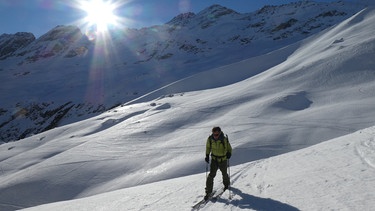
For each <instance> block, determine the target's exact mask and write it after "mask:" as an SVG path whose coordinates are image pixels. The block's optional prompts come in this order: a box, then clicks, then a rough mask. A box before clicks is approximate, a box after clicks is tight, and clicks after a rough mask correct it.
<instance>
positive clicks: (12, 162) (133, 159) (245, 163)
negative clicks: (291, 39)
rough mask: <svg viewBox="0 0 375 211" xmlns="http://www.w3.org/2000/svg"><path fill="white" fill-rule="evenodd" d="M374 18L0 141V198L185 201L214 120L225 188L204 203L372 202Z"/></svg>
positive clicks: (90, 206)
mask: <svg viewBox="0 0 375 211" xmlns="http://www.w3.org/2000/svg"><path fill="white" fill-rule="evenodd" d="M374 21H375V9H374V8H368V9H365V10H362V11H361V12H359V13H358V14H356V15H354V16H352V17H350V18H349V19H347V20H345V21H343V22H341V23H340V24H338V25H337V26H335V27H332V28H330V29H328V30H325V31H323V32H321V33H319V34H317V35H315V36H312V37H310V38H308V39H306V40H303V41H302V42H299V43H295V44H293V45H289V46H287V47H285V48H282V49H279V50H277V51H273V52H270V53H268V54H265V55H261V56H259V57H255V58H249V59H246V60H243V61H241V62H238V63H233V64H230V65H226V66H222V67H220V68H216V69H211V70H208V71H206V72H202V73H198V74H196V75H193V76H191V77H188V78H185V79H183V80H180V81H176V82H175V83H173V84H170V85H169V86H166V87H164V88H162V89H159V90H156V91H155V92H153V93H150V94H149V95H146V96H145V97H144V98H141V99H138V101H137V102H139V103H133V104H128V105H122V106H119V107H116V108H113V109H111V110H110V111H107V112H105V113H103V114H101V115H98V116H96V117H93V118H91V119H87V120H84V121H80V122H76V123H73V124H68V125H65V126H62V127H58V128H55V129H51V130H49V131H46V132H44V133H40V134H37V135H34V136H31V137H28V138H25V139H23V140H21V141H18V142H9V143H4V144H2V145H0V209H1V210H5V211H7V210H14V209H20V208H27V207H31V206H37V205H42V204H46V203H51V202H57V201H64V200H71V199H79V200H77V201H71V202H64V203H62V204H60V203H59V204H52V205H46V207H45V208H44V210H49V209H50V208H56V209H57V210H58V208H57V207H59V208H60V209H62V210H68V209H74V210H103V209H104V210H107V208H108V210H116V209H117V210H123V209H129V210H132V209H133V210H141V209H142V210H147V209H148V210H158V209H163V210H176V208H178V209H179V210H189V209H190V207H191V205H192V204H194V202H197V201H198V200H199V199H200V198H201V197H202V196H203V193H204V183H205V182H204V180H205V176H204V175H205V174H204V171H205V162H204V160H203V158H204V147H205V146H204V145H205V140H206V138H207V136H208V135H209V132H210V130H211V128H212V127H213V126H215V125H220V126H221V127H222V128H223V130H224V132H225V133H227V134H228V135H229V139H230V141H231V143H232V146H233V157H232V159H231V166H232V167H231V175H232V185H233V193H234V198H233V200H232V201H228V200H227V199H226V196H225V195H224V196H223V199H220V200H219V201H218V202H217V203H215V204H208V206H207V208H208V210H214V209H219V208H221V209H224V208H225V209H227V208H232V209H234V210H236V209H238V210H239V209H246V208H247V209H253V210H273V208H274V207H276V208H279V209H278V210H296V209H301V210H327V209H338V210H371V208H372V207H373V206H374V205H375V204H374V202H373V200H371V198H373V197H374V187H375V186H374V181H375V180H374V179H373V175H374V162H375V161H374V160H375V158H374V151H375V147H374V146H375V143H374V135H375V132H374V130H375V129H374V128H373V127H372V126H374V125H375V121H374V119H373V116H374V109H373V108H374V106H375V100H374V97H375V84H374V83H373V81H374V79H375V64H374V62H373V58H374V53H375V35H374V34H373V31H374V30H375V25H374V24H373V23H374ZM265 61H270V62H269V63H265ZM273 62H275V63H273ZM207 75H208V76H209V77H210V78H209V80H207V78H208V77H207ZM202 81H203V82H205V83H202ZM196 84H200V87H199V88H197V89H196V87H195V85H196ZM160 94H163V96H162V97H159V96H160ZM154 96H158V98H153V97H154ZM368 127H372V128H368ZM363 128H368V129H366V130H362V131H359V132H357V133H354V132H355V131H357V130H360V129H363ZM351 133H354V134H352V135H349V136H345V137H342V138H338V139H336V140H332V141H328V142H325V141H327V140H330V139H333V138H337V137H339V136H342V135H347V134H351ZM321 142H325V143H322V144H319V143H321ZM315 144H318V145H316V146H312V145H315ZM311 146H312V147H311ZM306 147H309V148H306ZM302 148H306V149H302ZM298 149H302V150H298ZM288 152H289V153H288ZM278 155H279V156H278ZM273 156H275V157H273ZM260 159H263V160H260ZM169 179H171V180H169ZM215 184H216V185H217V187H219V186H220V176H219V175H218V177H217V178H216V183H215ZM112 191H114V192H112ZM89 196H91V197H90V198H85V197H89ZM72 207H74V208H72ZM112 208H113V209H112ZM34 210H43V209H42V208H41V207H37V208H35V209H34Z"/></svg>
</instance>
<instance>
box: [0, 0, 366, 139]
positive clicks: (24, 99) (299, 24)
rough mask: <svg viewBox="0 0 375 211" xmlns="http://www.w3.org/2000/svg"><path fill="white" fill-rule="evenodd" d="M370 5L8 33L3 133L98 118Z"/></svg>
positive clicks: (0, 47) (0, 91)
mask: <svg viewBox="0 0 375 211" xmlns="http://www.w3.org/2000/svg"><path fill="white" fill-rule="evenodd" d="M362 8H363V5H359V4H353V3H344V2H333V3H322V2H320V3H315V2H310V1H303V2H297V3H291V4H285V5H280V6H265V7H263V8H261V9H260V10H257V11H255V12H250V11H249V12H250V13H245V14H239V13H237V12H235V11H233V10H231V9H229V8H225V7H222V6H220V5H213V6H211V7H208V8H206V9H204V10H203V11H201V12H199V13H197V14H193V13H187V14H181V15H179V16H177V17H175V18H173V19H172V20H171V21H170V22H168V23H166V24H164V25H159V26H152V27H149V28H143V29H124V30H120V31H111V32H110V33H108V34H104V35H102V36H97V37H96V39H93V40H89V38H88V37H86V36H85V35H84V34H83V33H82V32H81V31H80V30H79V29H78V28H77V27H75V26H57V27H55V28H53V29H51V30H50V31H49V32H47V33H46V34H45V35H43V36H41V37H39V38H37V39H35V38H34V37H33V35H30V34H27V33H24V34H22V33H21V34H16V35H1V36H0V80H1V86H0V96H1V105H0V139H1V141H2V142H9V141H15V140H19V139H22V138H25V137H29V136H31V135H33V134H37V133H40V132H44V131H47V130H49V129H52V128H55V127H57V126H62V125H66V124H68V123H73V122H76V121H78V120H83V119H86V118H88V117H93V116H95V115H98V114H100V113H102V112H104V111H107V110H109V109H110V108H113V107H116V106H118V105H120V104H122V103H125V102H128V101H131V100H133V99H135V98H138V97H140V96H142V95H144V94H146V93H149V92H151V91H153V90H155V89H158V88H160V87H162V86H164V85H167V84H169V83H172V82H174V81H176V80H179V79H182V78H185V77H188V76H191V75H194V74H196V73H199V72H202V71H206V70H208V69H211V68H217V67H220V66H223V65H228V64H231V63H234V62H239V61H241V60H243V59H247V58H250V57H254V56H260V55H264V54H266V53H269V52H272V51H274V50H277V49H279V48H282V47H285V46H287V45H289V44H293V43H296V42H297V41H300V40H302V39H304V38H306V37H309V36H311V35H313V34H315V33H317V32H320V31H322V30H324V29H326V28H329V27H331V26H334V25H335V24H338V23H340V22H341V21H343V20H345V19H347V18H349V17H351V16H352V15H353V14H355V13H356V12H358V11H360V10H361V9H362ZM20 35H22V36H20ZM34 39H35V40H34ZM90 39H91V37H90ZM267 63H268V62H267ZM272 63H273V64H275V63H274V62H273V61H272ZM268 67H270V66H268ZM242 79H244V78H242ZM204 83H207V82H204Z"/></svg>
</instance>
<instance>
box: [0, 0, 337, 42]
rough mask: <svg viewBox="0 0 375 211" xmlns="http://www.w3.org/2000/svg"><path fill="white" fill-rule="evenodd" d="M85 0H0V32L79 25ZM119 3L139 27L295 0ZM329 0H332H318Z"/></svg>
mask: <svg viewBox="0 0 375 211" xmlns="http://www.w3.org/2000/svg"><path fill="white" fill-rule="evenodd" d="M79 1H81V2H82V1H89V0H0V14H1V18H0V34H3V33H7V34H14V33H16V32H31V33H33V34H34V35H35V36H36V37H39V36H41V35H43V34H44V33H46V32H48V31H49V30H51V29H52V28H54V27H55V26H57V25H78V26H80V25H82V21H81V22H79V21H80V20H82V19H83V18H84V17H85V16H86V15H87V13H86V12H85V11H83V10H81V9H79V8H77V5H78V4H77V2H79ZM107 1H110V2H117V3H120V4H121V6H120V7H118V8H117V9H116V11H115V14H116V15H117V16H119V17H121V18H126V20H127V21H125V22H124V23H122V25H123V26H124V27H129V28H141V27H146V26H151V25H157V24H163V23H165V22H167V21H169V20H171V19H172V18H173V17H174V16H176V15H178V14H180V13H183V12H189V11H190V12H195V13H197V12H199V11H201V10H203V9H204V8H206V7H208V6H210V5H212V4H220V5H222V6H226V7H228V8H231V9H233V10H235V11H237V12H240V13H247V12H253V11H255V10H257V9H260V8H261V7H263V6H264V5H279V4H285V3H288V2H295V1H297V0H265V1H263V0H262V1H261V0H107ZM318 1H326V2H327V1H332V0H318ZM80 27H81V28H82V26H80Z"/></svg>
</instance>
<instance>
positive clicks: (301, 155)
mask: <svg viewBox="0 0 375 211" xmlns="http://www.w3.org/2000/svg"><path fill="white" fill-rule="evenodd" d="M231 172H232V175H231V178H232V182H233V183H234V184H233V187H232V191H231V194H233V195H234V196H233V198H232V199H231V200H229V199H228V197H229V193H228V192H226V193H225V194H224V195H223V196H222V197H221V198H220V199H219V200H218V201H217V202H216V203H213V202H209V203H208V204H207V205H206V206H205V207H204V209H202V210H267V211H268V210H280V211H297V210H362V211H367V210H368V211H370V210H372V209H373V208H374V206H375V202H374V200H373V199H374V197H375V192H374V191H375V179H374V173H375V127H371V128H368V129H365V130H361V131H358V132H356V133H353V134H350V135H347V136H344V137H340V138H336V139H334V140H331V141H327V142H325V143H323V144H318V145H315V146H313V147H309V148H306V149H303V150H299V151H295V152H292V153H287V154H284V155H280V156H276V157H272V158H269V159H265V160H259V161H255V162H250V163H245V164H241V165H237V166H235V167H232V168H231ZM204 179H205V175H204V174H203V173H202V174H197V175H192V176H186V177H180V178H176V179H171V180H164V181H161V182H156V183H151V184H147V185H141V186H136V187H132V188H125V189H121V190H117V191H113V192H109V193H105V194H98V195H95V196H91V197H87V198H82V199H77V200H73V201H67V202H59V203H53V204H48V205H42V206H38V207H35V208H31V209H25V211H26V210H27V211H33V210H35V211H49V210H56V211H58V210H76V211H88V210H191V205H193V204H194V202H197V201H198V200H200V199H201V198H202V197H203V194H202V187H203V186H204ZM216 181H217V182H218V183H219V182H221V179H216ZM218 187H219V185H218Z"/></svg>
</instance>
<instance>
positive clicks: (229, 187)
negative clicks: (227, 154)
mask: <svg viewBox="0 0 375 211" xmlns="http://www.w3.org/2000/svg"><path fill="white" fill-rule="evenodd" d="M227 161H228V177H229V186H228V192H229V199H231V198H232V195H231V194H230V189H231V185H230V184H231V183H232V181H231V180H230V164H229V159H228V160H227Z"/></svg>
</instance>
